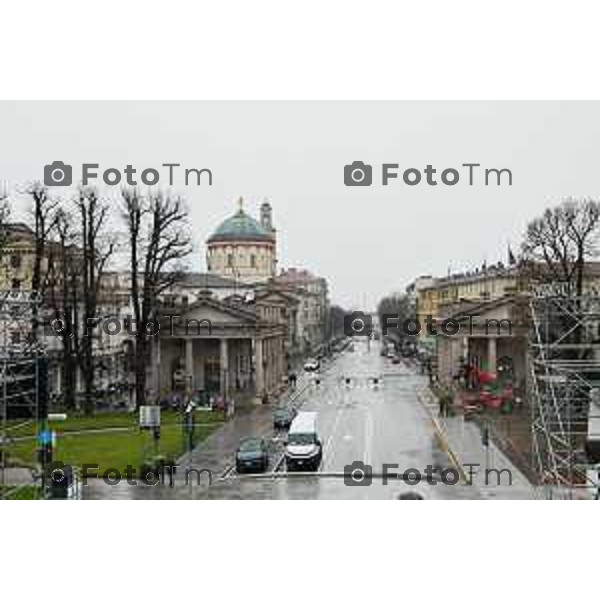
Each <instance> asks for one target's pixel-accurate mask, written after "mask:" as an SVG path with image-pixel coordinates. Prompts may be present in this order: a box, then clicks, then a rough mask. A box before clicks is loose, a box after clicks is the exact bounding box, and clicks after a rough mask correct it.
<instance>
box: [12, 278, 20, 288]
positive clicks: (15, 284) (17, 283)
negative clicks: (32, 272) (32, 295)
mask: <svg viewBox="0 0 600 600" xmlns="http://www.w3.org/2000/svg"><path fill="white" fill-rule="evenodd" d="M11 287H12V289H13V290H20V289H21V280H20V279H13V280H12V282H11Z"/></svg>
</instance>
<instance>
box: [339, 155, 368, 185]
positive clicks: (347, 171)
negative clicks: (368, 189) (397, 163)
mask: <svg viewBox="0 0 600 600" xmlns="http://www.w3.org/2000/svg"><path fill="white" fill-rule="evenodd" d="M372 183H373V167H372V166H371V165H366V164H365V163H364V162H362V160H355V161H354V162H353V163H351V164H349V165H346V166H345V167H344V185H349V186H354V185H364V186H367V185H371V184H372Z"/></svg>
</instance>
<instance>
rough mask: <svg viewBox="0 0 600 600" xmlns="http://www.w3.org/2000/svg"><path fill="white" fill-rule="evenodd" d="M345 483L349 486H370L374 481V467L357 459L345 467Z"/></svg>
mask: <svg viewBox="0 0 600 600" xmlns="http://www.w3.org/2000/svg"><path fill="white" fill-rule="evenodd" d="M344 483H345V484H346V485H348V486H351V487H355V486H368V485H371V484H372V483H373V467H371V465H365V463H364V462H363V461H362V460H355V461H354V462H353V463H351V464H349V465H346V466H345V467H344Z"/></svg>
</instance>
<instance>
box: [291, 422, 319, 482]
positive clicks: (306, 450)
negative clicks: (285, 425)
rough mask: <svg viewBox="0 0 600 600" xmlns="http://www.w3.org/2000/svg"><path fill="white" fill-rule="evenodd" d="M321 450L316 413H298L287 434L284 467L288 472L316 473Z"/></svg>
mask: <svg viewBox="0 0 600 600" xmlns="http://www.w3.org/2000/svg"><path fill="white" fill-rule="evenodd" d="M322 453H323V448H322V445H321V441H320V440H319V436H318V434H317V413H316V412H299V413H298V414H297V415H296V417H295V418H294V420H293V421H292V424H291V425H290V430H289V432H288V438H287V444H286V447H285V466H286V469H287V470H288V471H294V470H298V471H316V470H317V469H318V468H319V466H320V464H321V458H322Z"/></svg>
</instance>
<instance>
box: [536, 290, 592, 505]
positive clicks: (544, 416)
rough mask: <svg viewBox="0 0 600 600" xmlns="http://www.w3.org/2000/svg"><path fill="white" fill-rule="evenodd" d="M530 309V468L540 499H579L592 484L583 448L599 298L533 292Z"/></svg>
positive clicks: (588, 409)
mask: <svg viewBox="0 0 600 600" xmlns="http://www.w3.org/2000/svg"><path fill="white" fill-rule="evenodd" d="M530 309H531V319H532V339H531V347H530V350H531V352H530V365H529V367H530V373H531V391H532V402H531V409H532V415H531V416H532V420H531V423H532V425H531V427H532V443H533V457H534V462H535V464H534V467H535V469H536V471H537V473H538V476H539V483H540V484H542V488H543V489H544V490H545V492H546V497H548V498H553V497H557V498H573V497H575V496H578V497H585V490H586V489H592V488H594V489H595V488H596V486H597V481H592V480H591V477H590V473H591V472H593V470H594V469H595V468H596V465H593V464H591V462H590V459H589V458H588V457H587V456H586V453H585V446H586V440H587V436H588V431H589V421H590V398H593V397H594V396H595V394H597V393H598V392H595V391H594V390H598V389H600V297H599V296H598V295H596V294H590V295H584V296H570V295H568V294H560V293H556V292H555V291H553V292H551V293H543V292H542V293H534V294H532V296H531V299H530ZM579 492H581V493H579Z"/></svg>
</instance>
